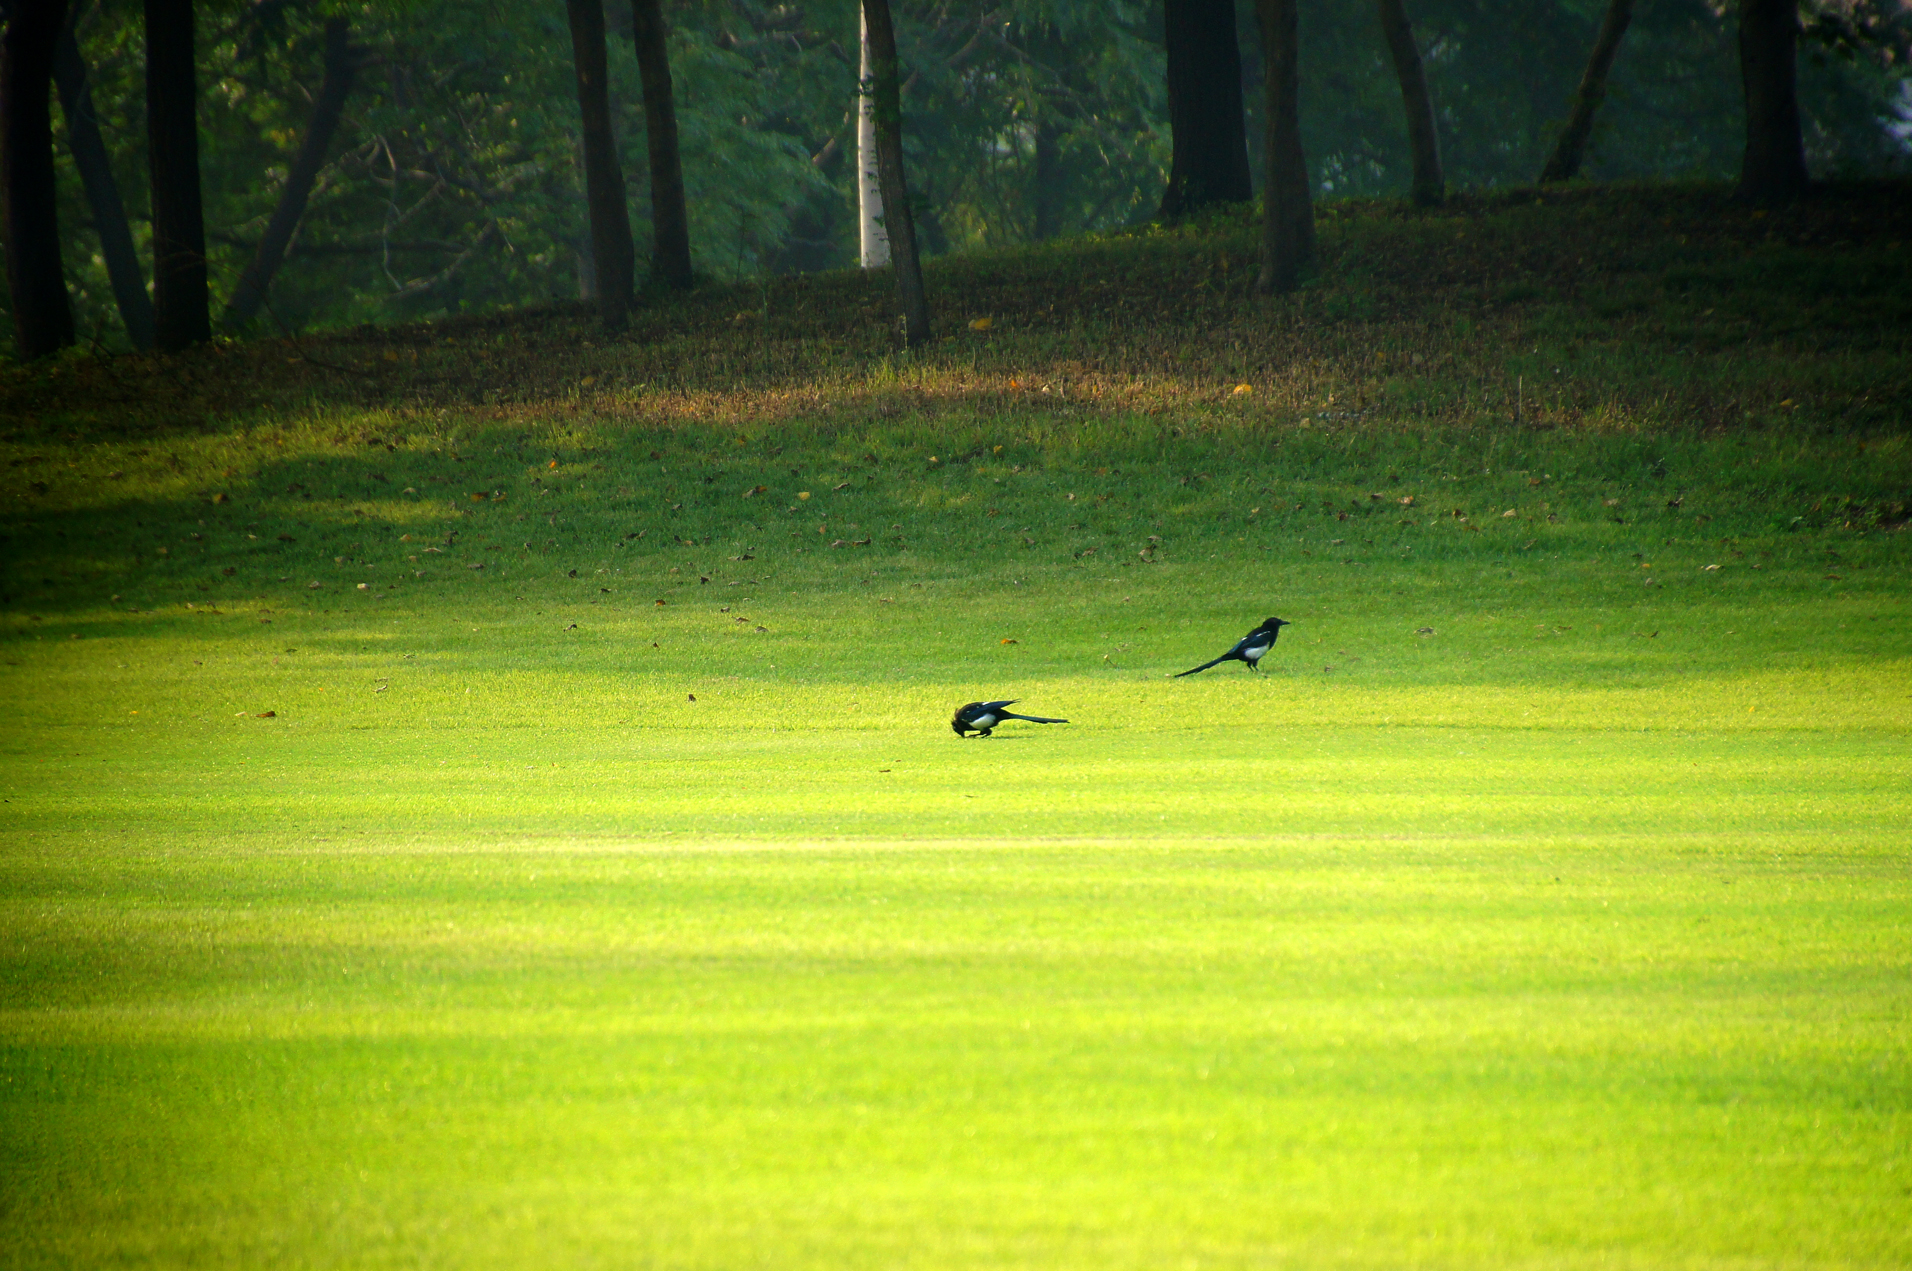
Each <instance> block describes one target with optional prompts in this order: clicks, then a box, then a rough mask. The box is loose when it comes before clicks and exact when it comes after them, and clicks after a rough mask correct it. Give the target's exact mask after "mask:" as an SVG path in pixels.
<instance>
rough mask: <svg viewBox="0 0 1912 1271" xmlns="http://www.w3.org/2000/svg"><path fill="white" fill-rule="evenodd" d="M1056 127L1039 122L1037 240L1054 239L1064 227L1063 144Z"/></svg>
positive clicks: (1037, 140) (1037, 142)
mask: <svg viewBox="0 0 1912 1271" xmlns="http://www.w3.org/2000/svg"><path fill="white" fill-rule="evenodd" d="M1056 132H1057V130H1056V126H1055V124H1053V123H1051V122H1050V121H1049V120H1047V119H1038V120H1037V122H1036V241H1037V242H1038V243H1040V242H1043V241H1045V240H1047V239H1051V238H1054V237H1055V236H1056V235H1057V234H1058V233H1060V232H1061V230H1062V180H1061V177H1062V174H1061V172H1060V168H1061V167H1062V147H1061V146H1060V145H1059V144H1057V143H1058V138H1057V135H1056Z"/></svg>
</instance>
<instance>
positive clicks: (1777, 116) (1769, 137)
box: [1739, 0, 1808, 203]
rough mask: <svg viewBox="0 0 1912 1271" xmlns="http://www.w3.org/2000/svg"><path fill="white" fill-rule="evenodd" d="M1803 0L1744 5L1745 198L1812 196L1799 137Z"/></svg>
mask: <svg viewBox="0 0 1912 1271" xmlns="http://www.w3.org/2000/svg"><path fill="white" fill-rule="evenodd" d="M1798 45H1799V6H1798V0H1740V4H1739V73H1740V82H1741V84H1742V85H1743V86H1744V88H1745V93H1746V153H1745V156H1744V158H1743V159H1742V160H1741V161H1740V168H1739V196H1740V197H1741V198H1743V199H1749V200H1751V201H1752V202H1755V203H1787V202H1790V201H1792V200H1793V199H1796V198H1798V197H1799V196H1800V195H1802V194H1804V193H1805V192H1806V186H1807V182H1808V178H1807V176H1806V148H1805V143H1804V142H1803V141H1802V140H1801V138H1800V133H1799V93H1798V90H1797V76H1798Z"/></svg>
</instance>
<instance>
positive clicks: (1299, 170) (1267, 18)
mask: <svg viewBox="0 0 1912 1271" xmlns="http://www.w3.org/2000/svg"><path fill="white" fill-rule="evenodd" d="M1256 9H1257V12H1258V14H1259V16H1260V18H1261V42H1262V50H1263V64H1264V65H1265V66H1266V67H1267V73H1266V76H1265V78H1264V81H1263V92H1264V94H1265V97H1264V103H1265V109H1264V111H1263V115H1264V117H1265V118H1266V120H1267V132H1266V134H1265V136H1264V139H1263V144H1264V146H1265V150H1264V152H1263V159H1264V164H1265V167H1266V169H1267V179H1266V184H1265V186H1264V188H1263V190H1262V205H1263V206H1262V221H1261V225H1262V231H1261V233H1262V261H1261V276H1260V278H1258V279H1257V280H1256V288H1257V289H1258V290H1260V291H1262V292H1272V293H1279V292H1286V291H1293V290H1294V288H1295V285H1296V284H1297V283H1298V282H1300V280H1301V269H1302V266H1304V265H1306V264H1307V263H1308V262H1309V261H1310V260H1311V259H1313V257H1314V249H1315V230H1314V201H1313V200H1312V199H1311V198H1309V195H1308V162H1307V157H1306V156H1305V155H1304V154H1303V153H1302V150H1301V61H1300V51H1301V33H1300V20H1299V15H1298V12H1297V3H1296V0H1256Z"/></svg>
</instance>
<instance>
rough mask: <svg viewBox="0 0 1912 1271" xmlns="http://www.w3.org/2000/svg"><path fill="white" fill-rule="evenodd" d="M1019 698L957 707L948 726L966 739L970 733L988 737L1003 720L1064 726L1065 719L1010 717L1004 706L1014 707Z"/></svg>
mask: <svg viewBox="0 0 1912 1271" xmlns="http://www.w3.org/2000/svg"><path fill="white" fill-rule="evenodd" d="M1019 700H1021V699H1019V698H1013V697H1012V698H1010V699H1009V700H1008V701H1006V702H971V703H970V704H969V705H967V706H958V707H957V708H956V714H955V717H954V718H952V719H951V720H950V721H949V726H950V727H951V728H953V729H955V731H956V735H957V736H958V737H967V736H968V735H969V734H970V733H977V734H980V735H981V736H984V737H987V736H989V733H990V730H991V729H993V728H995V726H996V725H997V724H1000V723H1002V722H1003V721H1004V720H1005V719H1020V720H1023V721H1025V722H1027V723H1031V724H1066V723H1068V722H1069V721H1068V720H1066V719H1045V718H1043V717H1042V716H1041V715H1012V714H1011V713H1009V712H1008V711H1006V710H1004V709H1003V707H1005V706H1014V705H1015V704H1016V703H1017V702H1018V701H1019Z"/></svg>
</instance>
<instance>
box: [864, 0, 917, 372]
mask: <svg viewBox="0 0 1912 1271" xmlns="http://www.w3.org/2000/svg"><path fill="white" fill-rule="evenodd" d="M863 21H864V23H865V24H866V25H867V27H868V28H869V33H870V78H869V80H868V81H866V82H865V83H864V85H863V91H864V92H865V93H867V94H869V96H870V98H871V101H872V103H873V106H874V112H873V113H874V115H875V122H876V166H877V175H878V179H879V180H880V181H881V182H882V185H883V231H884V233H885V235H886V236H887V237H888V238H889V242H890V264H891V266H892V267H893V268H894V269H895V271H896V301H897V304H898V305H899V306H900V307H901V308H902V310H903V346H904V347H905V348H911V349H913V348H915V347H916V346H917V345H919V344H922V343H923V342H924V341H926V340H928V339H929V301H928V299H927V298H926V297H925V296H924V294H923V266H922V262H921V261H920V260H918V259H917V256H916V223H915V221H914V220H913V219H912V218H911V216H910V199H909V190H908V187H907V185H906V183H905V182H904V179H903V90H902V84H901V82H900V77H899V75H898V73H897V61H896V29H895V28H894V27H893V26H891V25H890V0H863Z"/></svg>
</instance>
